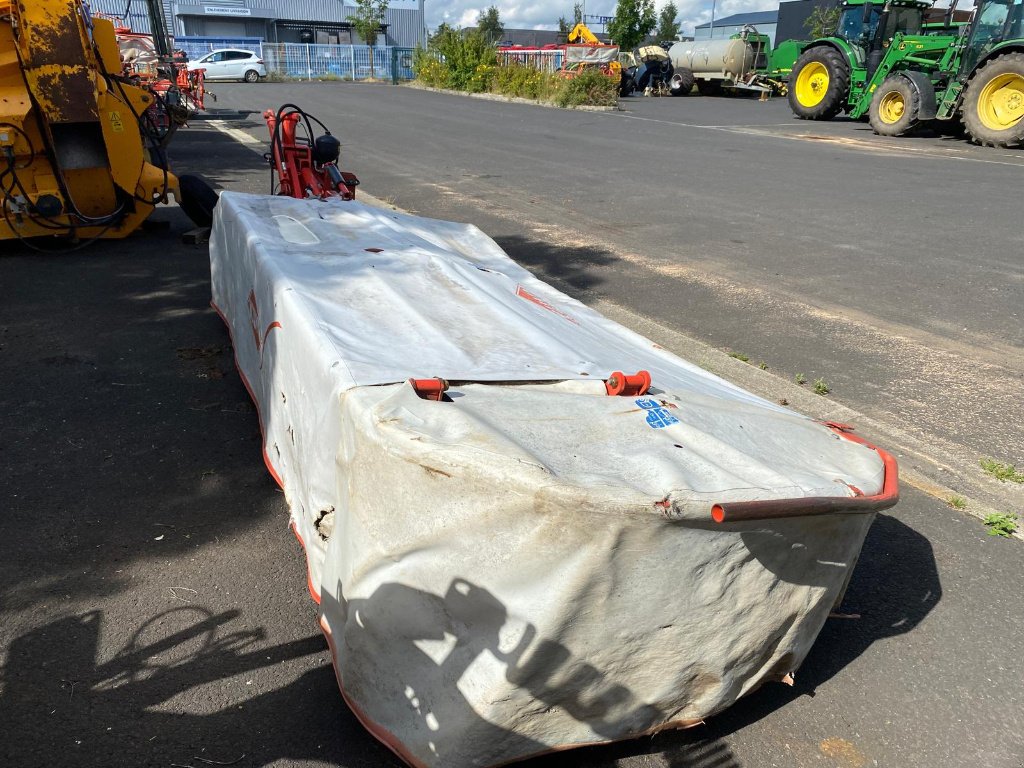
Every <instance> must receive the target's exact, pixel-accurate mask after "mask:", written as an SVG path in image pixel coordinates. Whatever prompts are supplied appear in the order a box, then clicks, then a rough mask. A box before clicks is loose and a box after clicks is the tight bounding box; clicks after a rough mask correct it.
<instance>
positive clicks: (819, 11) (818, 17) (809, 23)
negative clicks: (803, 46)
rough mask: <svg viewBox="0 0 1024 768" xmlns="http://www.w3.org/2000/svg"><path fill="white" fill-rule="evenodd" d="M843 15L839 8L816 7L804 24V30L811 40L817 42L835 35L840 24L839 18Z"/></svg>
mask: <svg viewBox="0 0 1024 768" xmlns="http://www.w3.org/2000/svg"><path fill="white" fill-rule="evenodd" d="M842 13H843V11H842V9H841V8H839V7H838V6H832V7H831V8H830V7H827V6H824V5H819V6H816V7H815V8H814V10H813V11H811V14H810V16H808V17H807V20H806V21H805V22H804V29H806V30H807V34H808V35H810V38H811V40H817V39H818V38H819V37H828V36H829V35H832V34H835V31H836V25H837V24H838V23H839V17H840V16H841V15H842Z"/></svg>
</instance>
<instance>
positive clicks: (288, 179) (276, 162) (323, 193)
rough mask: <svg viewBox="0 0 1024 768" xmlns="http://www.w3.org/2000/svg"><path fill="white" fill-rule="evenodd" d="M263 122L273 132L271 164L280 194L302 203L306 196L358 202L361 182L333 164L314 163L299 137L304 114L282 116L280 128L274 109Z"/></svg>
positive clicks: (271, 134)
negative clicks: (337, 198)
mask: <svg viewBox="0 0 1024 768" xmlns="http://www.w3.org/2000/svg"><path fill="white" fill-rule="evenodd" d="M263 119H264V120H266V121H267V129H268V130H269V131H270V139H271V141H270V145H271V146H270V153H271V160H270V162H271V165H272V167H273V169H274V171H275V172H276V173H277V178H278V181H279V183H280V189H279V191H278V194H280V195H284V196H285V197H295V198H298V199H300V200H302V199H305V198H307V197H315V198H320V199H321V200H323V199H326V198H328V197H340V198H341V199H342V200H354V199H355V196H356V185H358V184H359V179H357V178H356V177H355V175H354V174H352V173H349V172H348V171H342V170H339V169H338V167H337V165H335V164H334V163H324V164H323V165H318V164H317V163H316V162H315V161H314V160H313V148H312V146H310V144H309V142H308V141H307V140H302V139H299V138H298V137H297V135H296V134H297V129H298V125H299V121H300V120H301V119H302V115H301V113H299V112H289V113H288V114H285V115H283V116H282V117H281V123H280V126H278V121H277V114H276V113H275V112H274V111H273V110H270V109H268V110H267V111H266V112H264V113H263ZM332 170H333V171H334V174H332V173H331V171H332ZM332 175H334V176H335V177H336V178H332ZM336 179H340V180H336Z"/></svg>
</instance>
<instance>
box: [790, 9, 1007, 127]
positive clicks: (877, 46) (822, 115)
mask: <svg viewBox="0 0 1024 768" xmlns="http://www.w3.org/2000/svg"><path fill="white" fill-rule="evenodd" d="M927 7H928V4H926V3H923V2H914V1H913V0H910V1H909V2H908V1H907V0H899V1H896V0H890V1H889V2H885V3H883V4H873V3H870V2H869V3H865V2H864V0H847V2H845V3H843V5H842V15H841V17H840V23H839V26H838V30H837V35H836V36H835V37H829V38H823V39H821V40H816V41H813V42H811V43H809V44H807V46H806V47H805V48H804V50H803V51H802V53H801V54H800V57H799V58H798V59H797V61H796V63H795V65H794V66H793V71H792V73H791V75H790V79H789V103H790V107H791V108H792V110H793V112H794V113H795V114H796V115H797V116H798V117H801V118H804V119H808V120H828V119H831V118H833V117H835V116H836V115H838V114H839V113H840V112H848V113H849V115H850V117H852V118H854V119H859V118H861V117H863V116H865V115H867V116H868V119H869V121H870V123H871V126H872V128H873V129H874V130H875V132H876V133H879V134H883V135H886V136H899V135H902V134H904V133H906V132H908V131H910V130H911V129H912V128H914V127H915V126H917V125H919V124H921V123H926V122H929V121H947V122H949V123H951V124H962V127H963V128H964V129H965V130H966V132H967V134H968V135H969V136H970V138H971V139H972V140H973V141H974V142H976V143H978V144H982V145H989V146H995V147H1016V146H1021V145H1024V0H977V4H976V5H975V8H974V10H973V12H972V15H971V18H970V21H969V22H968V23H967V24H964V25H958V24H954V23H953V13H954V10H955V4H954V5H953V7H951V8H950V9H949V10H948V12H947V14H946V17H945V20H944V22H943V23H941V24H931V25H929V24H925V23H924V11H925V9H926V8H927Z"/></svg>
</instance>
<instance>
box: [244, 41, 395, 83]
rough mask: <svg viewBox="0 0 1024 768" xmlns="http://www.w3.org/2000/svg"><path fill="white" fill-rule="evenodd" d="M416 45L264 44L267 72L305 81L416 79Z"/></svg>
mask: <svg viewBox="0 0 1024 768" xmlns="http://www.w3.org/2000/svg"><path fill="white" fill-rule="evenodd" d="M412 55H413V49H412V48H398V47H395V46H390V45H387V46H385V45H381V46H375V47H374V48H373V49H372V50H371V48H370V47H369V46H367V45H317V44H305V43H264V44H263V53H262V58H263V62H264V63H265V64H266V67H267V73H268V74H271V75H278V76H282V77H292V78H299V79H302V80H318V79H325V78H326V79H335V78H337V79H341V80H365V79H367V78H370V77H374V78H377V79H378V80H391V81H392V82H397V81H399V80H412V79H413V72H412Z"/></svg>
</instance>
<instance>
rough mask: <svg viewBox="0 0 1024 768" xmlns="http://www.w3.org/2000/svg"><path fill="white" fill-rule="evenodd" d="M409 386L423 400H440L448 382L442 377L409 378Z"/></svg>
mask: <svg viewBox="0 0 1024 768" xmlns="http://www.w3.org/2000/svg"><path fill="white" fill-rule="evenodd" d="M409 386H411V387H412V388H413V390H414V391H415V392H416V394H417V395H418V396H419V397H421V398H423V399H424V400H434V401H435V402H441V401H442V400H443V399H444V393H445V391H447V389H448V382H447V381H445V380H444V379H439V378H438V379H409Z"/></svg>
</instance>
